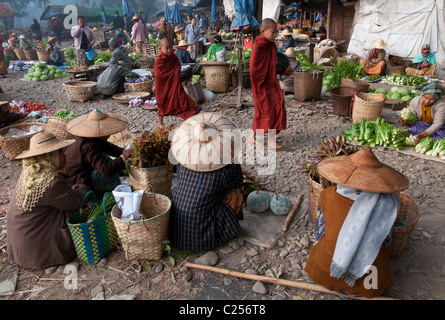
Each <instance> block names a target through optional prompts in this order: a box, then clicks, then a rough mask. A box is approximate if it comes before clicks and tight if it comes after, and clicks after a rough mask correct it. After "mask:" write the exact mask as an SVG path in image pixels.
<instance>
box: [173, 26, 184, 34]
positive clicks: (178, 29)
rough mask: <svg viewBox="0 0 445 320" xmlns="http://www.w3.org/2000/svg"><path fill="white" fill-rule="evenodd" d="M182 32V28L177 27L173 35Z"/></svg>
mask: <svg viewBox="0 0 445 320" xmlns="http://www.w3.org/2000/svg"><path fill="white" fill-rule="evenodd" d="M182 30H184V28H183V27H178V26H176V27H175V33H177V32H180V31H182Z"/></svg>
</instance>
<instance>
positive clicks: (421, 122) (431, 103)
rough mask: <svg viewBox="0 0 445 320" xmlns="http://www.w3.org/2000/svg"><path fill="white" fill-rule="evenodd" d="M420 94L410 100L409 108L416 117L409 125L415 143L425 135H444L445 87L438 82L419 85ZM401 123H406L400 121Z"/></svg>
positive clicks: (436, 136)
mask: <svg viewBox="0 0 445 320" xmlns="http://www.w3.org/2000/svg"><path fill="white" fill-rule="evenodd" d="M419 89H421V90H422V94H421V95H420V96H418V97H415V98H414V99H412V100H411V103H410V105H409V109H410V110H411V112H412V113H414V115H415V116H416V118H417V121H416V122H414V123H413V124H411V125H410V129H409V131H410V133H411V134H412V135H414V136H416V143H418V142H419V141H420V140H421V139H423V138H425V137H431V138H433V139H442V138H444V137H445V99H443V98H442V96H443V95H445V87H444V86H442V85H441V84H440V83H438V82H436V81H435V82H431V83H424V84H422V85H420V86H419ZM401 123H402V124H403V125H408V124H407V123H405V122H403V121H401Z"/></svg>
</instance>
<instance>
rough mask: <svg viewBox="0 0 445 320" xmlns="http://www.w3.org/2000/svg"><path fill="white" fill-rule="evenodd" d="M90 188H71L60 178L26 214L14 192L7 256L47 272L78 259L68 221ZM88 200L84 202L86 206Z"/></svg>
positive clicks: (24, 265) (10, 213) (8, 226)
mask: <svg viewBox="0 0 445 320" xmlns="http://www.w3.org/2000/svg"><path fill="white" fill-rule="evenodd" d="M86 192H87V189H85V188H82V189H78V190H73V189H71V186H69V185H68V184H67V183H66V180H65V178H64V177H63V176H62V175H57V176H56V177H55V178H54V180H53V181H52V182H51V184H50V185H49V187H48V188H47V189H46V191H45V193H44V194H43V197H42V198H40V200H39V202H38V203H37V205H36V207H34V208H33V209H32V210H31V211H26V212H23V211H21V210H20V209H19V208H18V207H17V204H16V202H17V198H16V191H15V190H14V191H13V194H12V197H11V202H10V205H9V210H8V214H7V232H8V243H7V246H8V247H7V248H8V255H9V259H11V260H12V261H14V262H16V263H17V264H18V265H19V266H20V267H23V268H31V269H44V268H47V267H50V266H54V265H59V264H66V263H68V262H70V261H71V260H72V259H74V258H75V257H76V250H75V248H74V243H73V240H72V238H71V234H70V231H69V229H68V225H67V220H68V218H69V217H70V216H71V215H72V214H73V213H75V212H76V211H77V210H79V207H80V205H81V202H82V200H83V198H84V196H85V194H86ZM86 203H87V201H85V202H84V204H86Z"/></svg>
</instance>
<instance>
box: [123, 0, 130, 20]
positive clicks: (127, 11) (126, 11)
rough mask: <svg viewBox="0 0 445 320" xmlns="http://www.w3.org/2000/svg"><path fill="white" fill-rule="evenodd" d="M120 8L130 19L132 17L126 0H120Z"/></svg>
mask: <svg viewBox="0 0 445 320" xmlns="http://www.w3.org/2000/svg"><path fill="white" fill-rule="evenodd" d="M122 10H123V11H124V14H126V15H127V16H128V17H129V18H130V19H131V18H133V17H132V15H131V8H130V3H129V2H128V1H127V0H122Z"/></svg>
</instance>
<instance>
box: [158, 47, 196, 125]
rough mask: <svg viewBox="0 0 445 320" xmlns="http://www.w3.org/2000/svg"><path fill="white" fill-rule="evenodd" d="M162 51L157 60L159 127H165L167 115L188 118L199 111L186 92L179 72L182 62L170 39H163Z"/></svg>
mask: <svg viewBox="0 0 445 320" xmlns="http://www.w3.org/2000/svg"><path fill="white" fill-rule="evenodd" d="M159 49H160V51H161V53H160V54H159V56H158V57H157V58H156V61H155V92H156V101H157V104H158V128H160V129H162V128H164V122H163V118H164V117H165V116H176V117H179V118H181V119H184V120H185V119H187V118H190V117H191V116H193V115H195V114H197V113H198V106H197V105H196V103H195V102H194V101H193V100H192V98H190V96H189V95H188V94H187V92H185V90H184V88H183V87H182V85H181V79H180V77H179V73H180V71H181V63H180V62H179V60H178V58H177V57H176V55H175V54H174V52H173V45H172V43H171V42H170V41H169V40H168V39H161V42H160V45H159Z"/></svg>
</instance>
